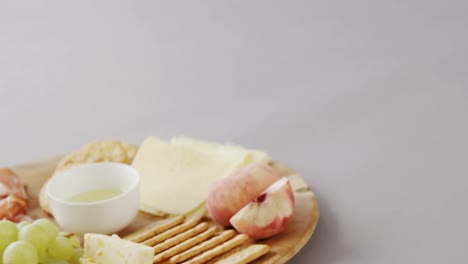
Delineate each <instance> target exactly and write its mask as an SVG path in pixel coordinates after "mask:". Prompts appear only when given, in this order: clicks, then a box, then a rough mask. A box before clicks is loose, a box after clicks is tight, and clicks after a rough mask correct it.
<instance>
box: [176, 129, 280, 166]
mask: <svg viewBox="0 0 468 264" xmlns="http://www.w3.org/2000/svg"><path fill="white" fill-rule="evenodd" d="M171 144H174V145H178V146H185V147H187V148H191V149H193V150H195V151H202V152H208V153H219V154H220V155H222V156H224V157H229V156H233V157H234V156H237V155H245V159H244V161H243V163H244V165H247V164H249V163H252V162H263V163H268V162H270V161H271V158H270V157H269V156H268V154H267V153H266V152H264V151H261V150H256V149H246V148H244V147H242V146H239V145H236V144H231V143H225V144H219V143H214V142H208V141H202V140H197V139H193V138H189V137H184V136H179V137H173V138H172V139H171Z"/></svg>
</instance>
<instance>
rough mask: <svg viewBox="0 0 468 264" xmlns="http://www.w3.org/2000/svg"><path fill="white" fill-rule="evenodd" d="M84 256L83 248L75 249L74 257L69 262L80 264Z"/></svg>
mask: <svg viewBox="0 0 468 264" xmlns="http://www.w3.org/2000/svg"><path fill="white" fill-rule="evenodd" d="M83 255H84V249H82V248H74V249H73V256H72V257H71V259H70V260H69V262H70V264H80V258H82V257H83Z"/></svg>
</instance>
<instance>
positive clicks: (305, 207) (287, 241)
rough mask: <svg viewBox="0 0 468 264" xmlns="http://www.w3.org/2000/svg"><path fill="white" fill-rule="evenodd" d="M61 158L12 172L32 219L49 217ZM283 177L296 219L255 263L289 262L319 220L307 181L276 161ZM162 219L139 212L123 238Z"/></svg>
mask: <svg viewBox="0 0 468 264" xmlns="http://www.w3.org/2000/svg"><path fill="white" fill-rule="evenodd" d="M59 159H60V157H57V158H51V159H48V160H44V161H38V162H32V163H28V164H23V165H18V166H15V167H13V168H12V169H13V170H14V171H15V173H17V175H18V176H19V177H20V179H21V180H22V182H24V183H26V185H27V188H28V194H29V197H30V207H29V210H28V215H29V216H31V217H32V218H34V219H36V218H41V217H48V216H47V215H46V214H45V213H44V212H43V211H42V210H41V209H40V207H39V203H38V199H37V197H38V194H39V190H40V188H41V186H42V184H43V183H44V182H45V181H46V180H47V179H48V178H49V177H50V176H51V175H52V172H53V170H54V169H55V166H56V164H57V162H58V161H59ZM273 166H274V167H275V169H277V170H278V171H279V172H280V173H281V175H283V176H286V177H288V178H289V180H290V182H291V185H292V187H293V189H294V194H295V198H296V205H295V210H294V214H293V217H292V219H291V222H290V223H289V225H288V227H287V228H286V230H285V231H284V232H282V233H281V234H279V235H276V236H274V237H271V238H268V239H264V240H260V241H258V242H257V243H259V244H266V245H269V246H270V247H271V249H270V252H269V253H267V254H266V255H264V256H263V257H261V258H259V259H257V260H256V261H254V262H252V263H256V264H257V263H268V264H279V263H286V262H287V261H288V260H290V259H291V258H292V257H293V256H294V255H296V254H297V252H299V250H301V248H302V247H303V246H304V245H305V244H306V243H307V241H308V240H309V239H310V237H311V236H312V233H313V232H314V229H315V226H316V225H317V221H318V218H319V205H318V202H317V199H316V197H315V195H314V193H313V192H312V191H311V189H310V188H309V186H308V184H307V182H306V181H305V180H304V179H303V178H302V177H301V176H300V175H298V174H296V173H295V172H294V171H293V170H291V169H290V168H288V167H286V166H284V165H281V164H280V163H277V162H275V163H274V164H273ZM161 219H162V218H160V217H155V216H151V215H147V214H144V213H139V215H138V216H137V217H136V218H135V220H134V221H133V222H132V223H131V224H130V225H129V226H128V227H127V228H125V229H124V230H123V231H122V232H121V233H120V235H125V234H128V233H131V232H133V231H136V230H138V229H140V228H141V227H143V226H145V225H147V224H149V223H153V222H155V221H158V220H161Z"/></svg>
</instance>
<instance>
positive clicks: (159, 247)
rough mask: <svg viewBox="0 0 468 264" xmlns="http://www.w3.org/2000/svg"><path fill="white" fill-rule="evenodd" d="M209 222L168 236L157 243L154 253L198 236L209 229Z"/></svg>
mask: <svg viewBox="0 0 468 264" xmlns="http://www.w3.org/2000/svg"><path fill="white" fill-rule="evenodd" d="M208 226H209V225H208V223H206V222H203V223H200V224H198V225H197V226H195V227H194V228H191V229H189V230H187V231H185V232H182V233H180V234H178V235H176V236H174V237H171V238H168V239H167V240H165V241H164V242H162V243H159V244H157V245H155V246H154V247H153V248H154V254H158V253H160V252H163V251H164V250H166V249H168V248H170V247H172V246H174V245H176V244H178V243H180V242H182V241H185V240H187V239H189V238H191V237H193V236H196V235H198V234H200V233H201V232H203V231H205V230H207V229H208Z"/></svg>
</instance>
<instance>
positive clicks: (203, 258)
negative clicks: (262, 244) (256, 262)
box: [184, 234, 249, 264]
mask: <svg viewBox="0 0 468 264" xmlns="http://www.w3.org/2000/svg"><path fill="white" fill-rule="evenodd" d="M247 240H249V236H247V235H246V234H239V235H237V236H235V237H234V238H233V239H231V240H228V241H226V242H224V243H223V244H221V245H218V246H216V247H214V248H212V249H210V250H207V251H205V252H203V253H201V254H200V255H198V256H196V257H194V258H192V259H189V260H188V261H186V262H184V263H186V264H202V263H205V262H207V261H209V260H211V259H213V258H215V257H217V256H219V255H221V254H223V253H225V252H228V251H229V250H231V249H233V248H235V247H237V246H240V245H241V244H242V243H244V242H245V241H247Z"/></svg>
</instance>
